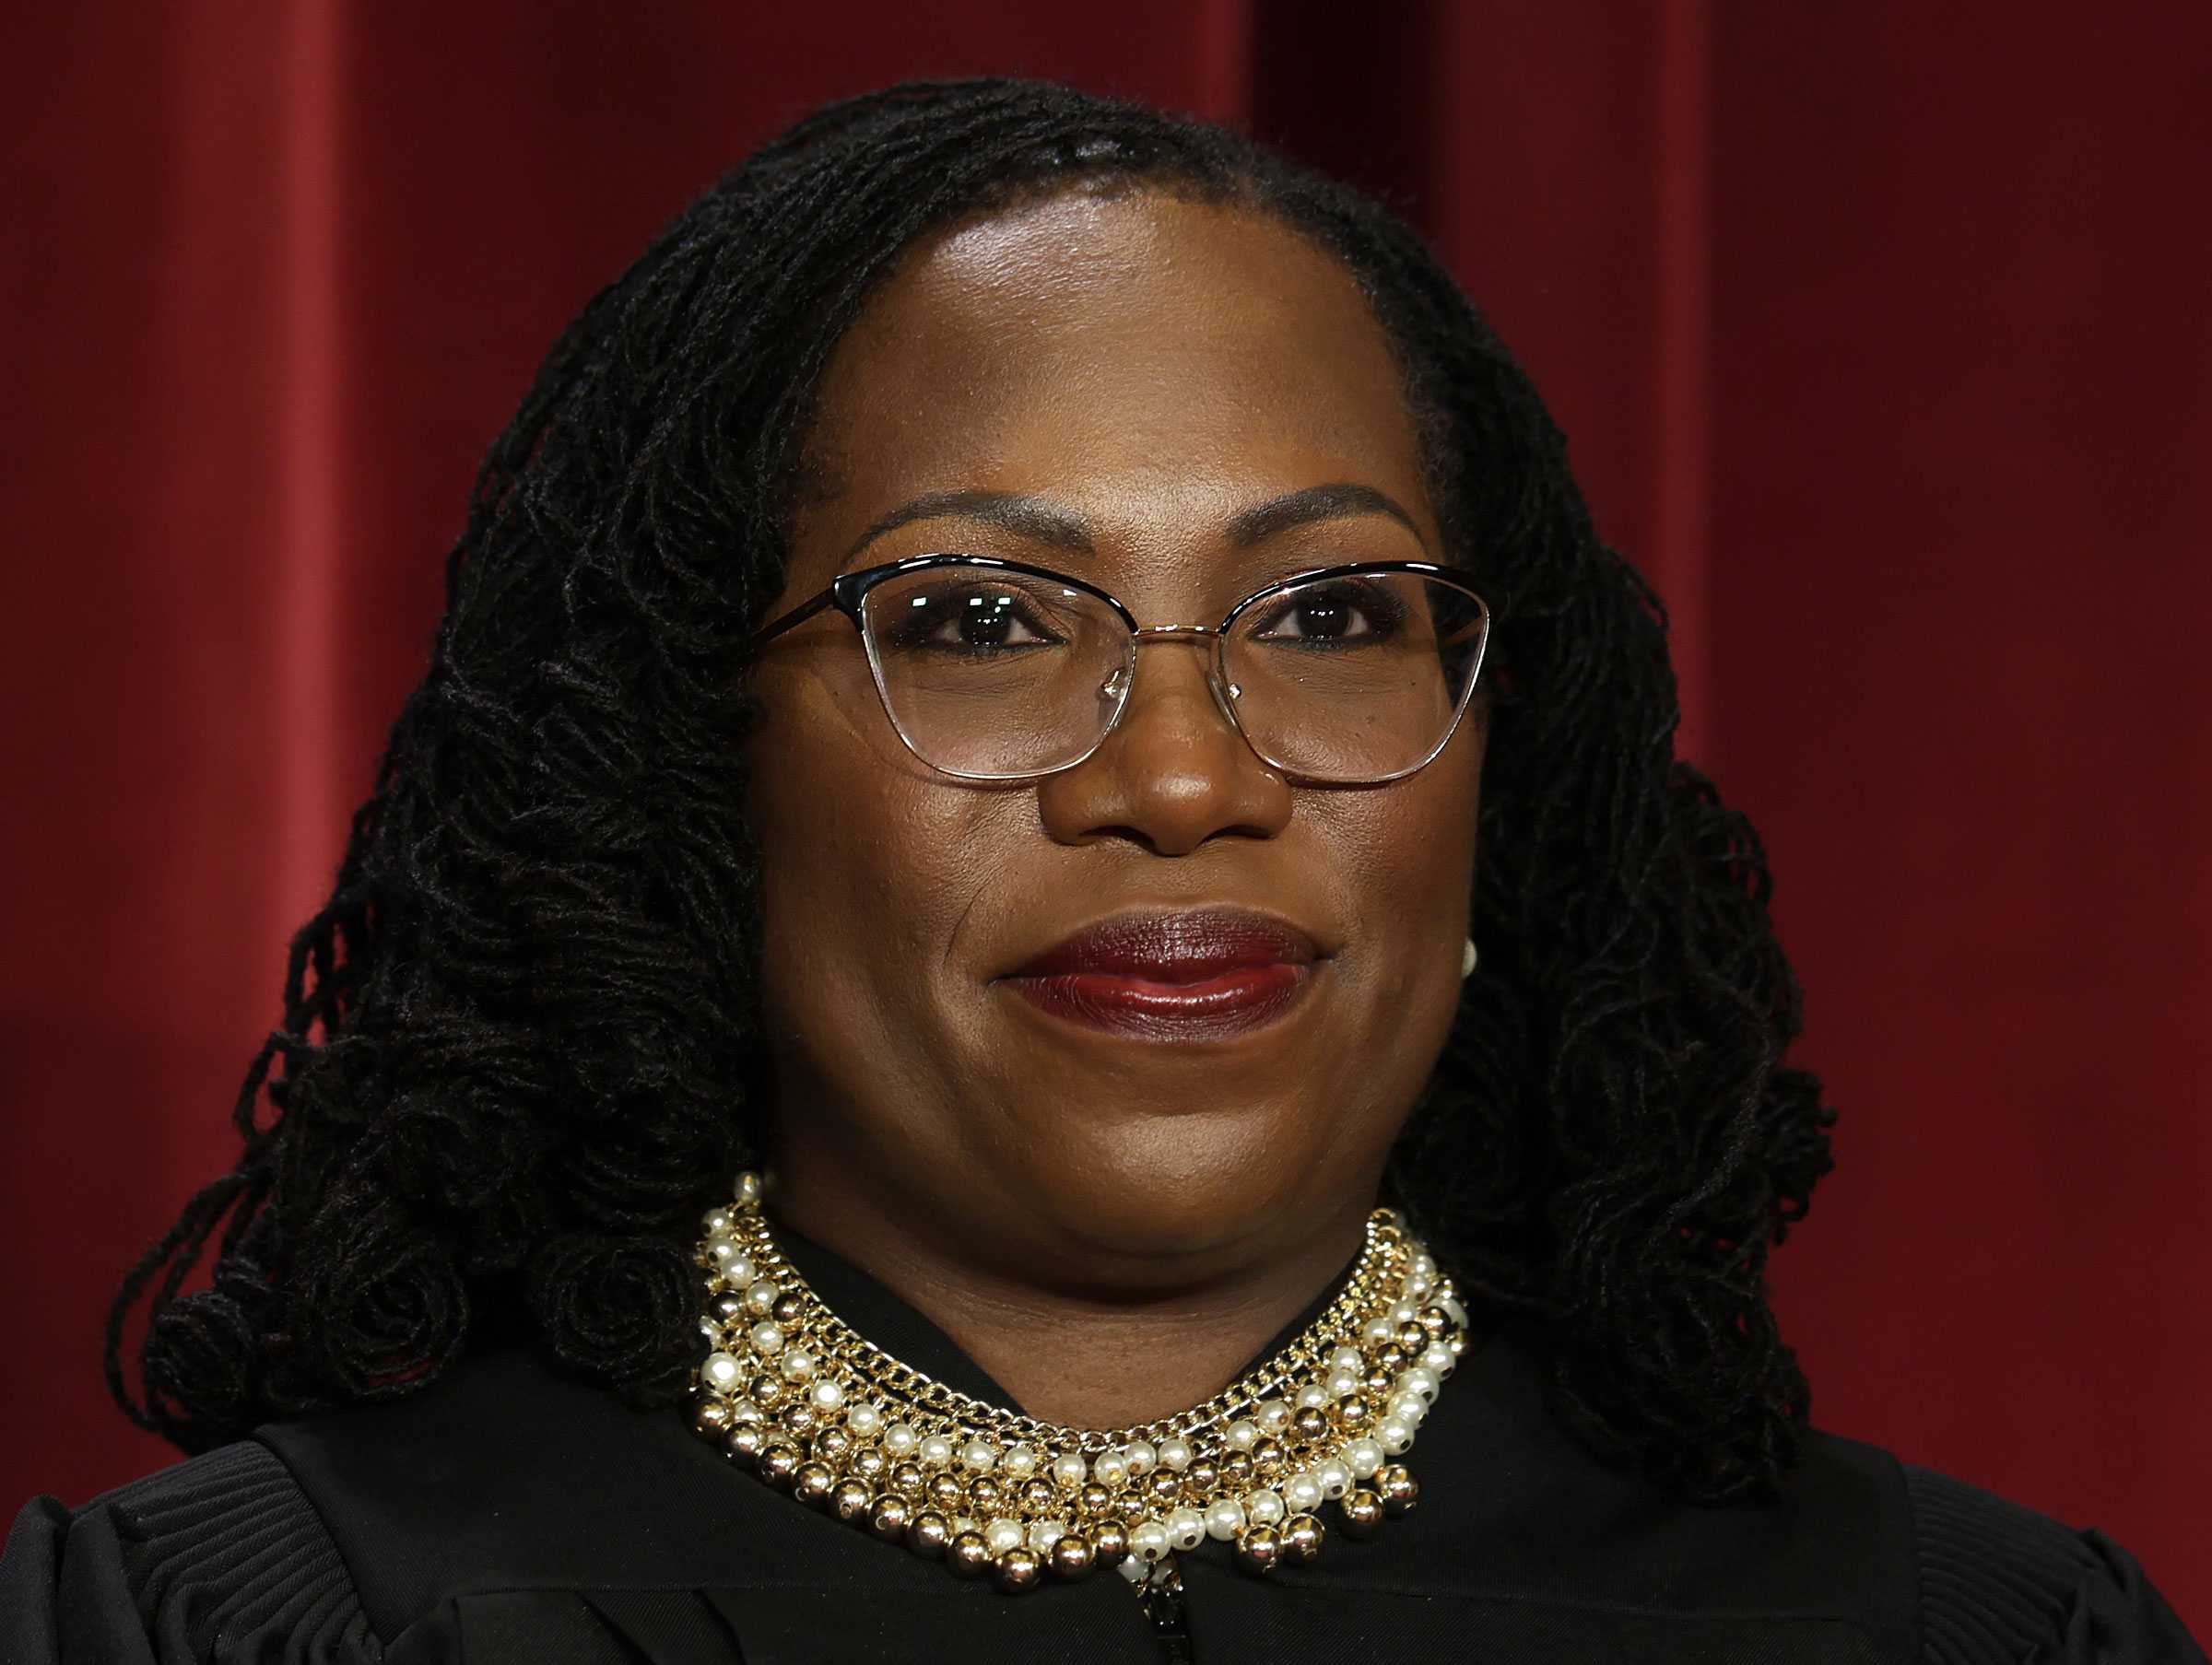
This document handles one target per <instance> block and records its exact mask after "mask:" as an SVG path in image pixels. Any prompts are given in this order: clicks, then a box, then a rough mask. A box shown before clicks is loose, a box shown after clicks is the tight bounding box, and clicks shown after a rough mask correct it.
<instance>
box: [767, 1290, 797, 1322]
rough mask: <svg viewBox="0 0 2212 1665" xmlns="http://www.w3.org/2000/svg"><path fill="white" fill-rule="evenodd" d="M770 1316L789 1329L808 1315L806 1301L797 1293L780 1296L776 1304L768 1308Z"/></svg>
mask: <svg viewBox="0 0 2212 1665" xmlns="http://www.w3.org/2000/svg"><path fill="white" fill-rule="evenodd" d="M768 1315H769V1317H771V1318H772V1319H775V1320H776V1322H777V1323H779V1324H781V1325H782V1326H783V1328H784V1329H786V1330H789V1329H790V1328H791V1327H792V1326H793V1325H794V1324H795V1323H797V1322H798V1321H799V1320H800V1319H802V1318H804V1317H806V1302H804V1301H802V1300H800V1299H799V1297H798V1296H795V1295H786V1296H778V1297H777V1298H776V1304H775V1305H774V1306H773V1307H770V1308H769V1309H768Z"/></svg>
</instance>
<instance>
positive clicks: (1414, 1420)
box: [691, 1173, 1467, 1593]
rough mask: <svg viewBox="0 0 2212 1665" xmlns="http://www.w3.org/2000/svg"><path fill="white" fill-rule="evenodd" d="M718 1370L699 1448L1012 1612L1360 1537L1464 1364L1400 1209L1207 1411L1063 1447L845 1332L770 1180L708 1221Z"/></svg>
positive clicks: (748, 1181) (701, 1373) (1282, 1557)
mask: <svg viewBox="0 0 2212 1665" xmlns="http://www.w3.org/2000/svg"><path fill="white" fill-rule="evenodd" d="M704 1224H705V1226H706V1236H705V1237H704V1238H703V1239H702V1240H701V1241H700V1246H699V1254H698V1263H699V1267H700V1272H701V1274H702V1277H703V1280H704V1283H705V1287H706V1295H707V1309H706V1311H705V1313H704V1315H703V1316H702V1318H701V1319H700V1329H701V1330H702V1331H704V1333H705V1335H706V1338H707V1341H708V1343H709V1345H710V1346H711V1348H712V1351H711V1352H710V1353H709V1354H707V1356H706V1359H705V1360H704V1362H703V1363H701V1364H700V1366H699V1367H698V1369H697V1371H696V1372H695V1373H694V1376H693V1378H692V1399H691V1425H692V1427H693V1428H694V1429H695V1430H696V1431H697V1432H698V1434H699V1435H700V1437H701V1438H703V1439H707V1440H711V1441H713V1442H714V1443H715V1444H717V1445H719V1446H720V1447H721V1448H722V1449H723V1451H724V1453H725V1454H726V1455H728V1457H729V1458H730V1459H731V1460H733V1461H734V1462H735V1463H736V1464H737V1465H738V1466H739V1467H741V1468H744V1469H747V1470H749V1471H750V1472H752V1473H753V1474H754V1475H755V1476H756V1477H757V1478H759V1480H761V1481H763V1482H765V1483H767V1484H769V1485H771V1486H773V1487H774V1488H775V1489H777V1490H778V1491H782V1492H788V1493H789V1494H791V1495H793V1496H794V1497H795V1498H797V1499H798V1500H799V1501H801V1502H802V1503H805V1504H807V1505H810V1506H812V1507H816V1508H818V1509H822V1510H825V1511H827V1512H828V1513H830V1514H831V1515H833V1516H835V1517H836V1518H838V1519H840V1520H843V1521H845V1522H848V1523H849V1524H851V1525H853V1526H855V1527H858V1528H860V1529H861V1530H865V1531H868V1532H872V1533H874V1534H875V1535H876V1536H877V1537H878V1538H882V1539H885V1540H887V1541H888V1542H894V1543H903V1544H904V1545H905V1546H906V1547H907V1548H908V1549H910V1550H912V1552H914V1553H915V1554H919V1555H923V1556H925V1557H928V1558H930V1559H933V1560H942V1561H943V1562H944V1564H945V1565H946V1566H947V1568H948V1569H949V1570H950V1571H951V1572H952V1573H954V1574H955V1575H957V1576H959V1577H981V1576H982V1575H984V1574H989V1575H991V1576H992V1577H994V1579H995V1580H996V1582H997V1585H998V1587H999V1588H1000V1589H1003V1590H1006V1591H1008V1592H1010V1593H1011V1592H1018V1591H1022V1590H1028V1589H1035V1588H1036V1587H1037V1586H1038V1585H1039V1584H1040V1583H1041V1582H1042V1581H1043V1580H1044V1579H1045V1578H1046V1577H1048V1576H1049V1577H1056V1578H1063V1579H1074V1578H1081V1577H1086V1576H1088V1574H1089V1573H1091V1572H1092V1571H1094V1570H1095V1569H1097V1568H1099V1567H1100V1566H1112V1567H1115V1568H1117V1569H1118V1570H1119V1571H1120V1572H1121V1574H1122V1575H1123V1577H1125V1578H1127V1579H1128V1580H1129V1581H1130V1582H1131V1583H1132V1584H1134V1585H1135V1586H1137V1587H1138V1589H1139V1590H1140V1592H1145V1593H1149V1592H1154V1591H1159V1590H1162V1589H1173V1588H1174V1587H1175V1586H1176V1585H1177V1584H1179V1582H1180V1580H1179V1578H1178V1577H1177V1571H1176V1556H1177V1555H1178V1554H1191V1553H1192V1552H1194V1551H1196V1550H1198V1549H1199V1548H1200V1546H1202V1545H1203V1544H1205V1543H1206V1542H1207V1541H1208V1540H1217V1541H1219V1542H1224V1543H1227V1544H1230V1545H1232V1546H1233V1552H1234V1554H1235V1558H1236V1561H1237V1564H1238V1565H1240V1566H1241V1567H1242V1568H1243V1569H1244V1570H1245V1571H1247V1572H1251V1573H1255V1574H1266V1573H1270V1572H1272V1571H1274V1570H1275V1568H1276V1567H1277V1566H1278V1565H1282V1564H1284V1563H1286V1562H1288V1563H1303V1562H1309V1561H1312V1559H1313V1558H1314V1557H1315V1556H1316V1555H1317V1554H1320V1552H1321V1547H1322V1544H1323V1542H1324V1539H1325V1537H1326V1536H1327V1528H1325V1527H1324V1525H1323V1523H1322V1520H1321V1518H1320V1516H1321V1511H1322V1509H1323V1507H1324V1504H1333V1505H1335V1526H1336V1528H1337V1529H1338V1530H1341V1531H1343V1532H1344V1534H1345V1535H1346V1536H1347V1537H1348V1538H1355V1539H1359V1538H1365V1537H1367V1536H1369V1535H1370V1534H1371V1533H1372V1532H1373V1531H1374V1530H1375V1529H1376V1528H1377V1527H1378V1526H1380V1525H1381V1524H1382V1521H1383V1520H1384V1519H1385V1518H1390V1517H1393V1516H1398V1515H1403V1514H1405V1513H1406V1511H1407V1510H1408V1509H1410V1508H1412V1507H1413V1506H1414V1503H1415V1500H1416V1499H1417V1498H1418V1496H1419V1495H1420V1488H1419V1486H1418V1483H1416V1482H1415V1480H1414V1478H1413V1476H1412V1474H1410V1473H1409V1472H1407V1471H1406V1466H1405V1464H1403V1463H1401V1462H1399V1461H1398V1460H1397V1459H1398V1458H1399V1457H1400V1456H1402V1455H1403V1454H1404V1453H1405V1451H1406V1449H1407V1448H1409V1447H1410V1446H1411V1445H1412V1444H1413V1438H1414V1433H1415V1430H1417V1429H1418V1427H1419V1426H1420V1425H1421V1422H1422V1419H1423V1418H1425V1417H1426V1416H1427V1415H1428V1414H1429V1408H1430V1405H1431V1404H1432V1403H1433V1402H1434V1401H1435V1399H1436V1396H1437V1393H1438V1391H1439V1390H1440V1389H1441V1387H1442V1385H1443V1380H1444V1378H1446V1377H1448V1376H1450V1375H1451V1374H1452V1371H1453V1366H1454V1365H1455V1364H1456V1363H1457V1361H1458V1358H1459V1355H1460V1354H1461V1352H1462V1351H1463V1350H1464V1349H1465V1346H1466V1328H1467V1315H1466V1311H1465V1307H1462V1305H1461V1304H1460V1301H1459V1297H1458V1295H1457V1293H1456V1292H1455V1291H1454V1290H1453V1286H1452V1281H1451V1280H1450V1279H1449V1278H1448V1277H1446V1276H1444V1275H1443V1274H1442V1273H1441V1272H1439V1271H1438V1270H1437V1265H1436V1262H1435V1261H1434V1260H1431V1259H1430V1256H1429V1254H1428V1251H1427V1250H1426V1249H1423V1248H1422V1246H1421V1244H1420V1243H1419V1242H1418V1240H1416V1239H1415V1238H1414V1237H1413V1236H1412V1235H1411V1234H1410V1233H1408V1232H1407V1231H1406V1228H1405V1226H1404V1225H1402V1224H1401V1223H1400V1222H1399V1219H1398V1217H1397V1215H1396V1214H1394V1212H1393V1211H1392V1210H1390V1209H1387V1208H1379V1209H1377V1210H1376V1211H1375V1212H1374V1213H1373V1214H1371V1215H1370V1216H1369V1218H1368V1222H1367V1233H1366V1239H1365V1241H1364V1243H1363V1244H1362V1246H1361V1248H1360V1251H1359V1260H1358V1261H1357V1262H1356V1263H1355V1264H1354V1266H1353V1268H1352V1272H1351V1276H1350V1279H1349V1280H1348V1281H1347V1284H1346V1285H1345V1287H1344V1289H1343V1291H1342V1292H1341V1293H1340V1294H1338V1296H1336V1298H1335V1300H1333V1301H1332V1302H1330V1304H1329V1306H1328V1308H1327V1309H1326V1310H1325V1311H1324V1312H1323V1313H1322V1315H1321V1316H1320V1317H1319V1318H1318V1319H1314V1321H1313V1322H1312V1324H1311V1325H1309V1326H1307V1328H1306V1329H1305V1330H1304V1331H1300V1334H1299V1335H1298V1336H1297V1337H1296V1338H1295V1339H1294V1340H1292V1341H1291V1342H1290V1343H1289V1344H1288V1346H1286V1347H1284V1348H1283V1349H1282V1350H1281V1351H1280V1352H1279V1353H1277V1354H1274V1355H1273V1356H1272V1357H1270V1358H1269V1359H1267V1360H1266V1361H1265V1363H1263V1364H1261V1365H1260V1366H1258V1367H1256V1368H1255V1369H1253V1370H1252V1371H1250V1372H1248V1373H1247V1374H1246V1375H1244V1376H1242V1377H1241V1378H1239V1379H1238V1380H1236V1381H1235V1382H1232V1383H1231V1384H1230V1386H1229V1387H1227V1388H1225V1389H1222V1390H1221V1391H1220V1392H1219V1393H1217V1394H1216V1395H1214V1397H1213V1398H1211V1399H1209V1400H1207V1401H1206V1402H1205V1403H1204V1404H1202V1405H1199V1406H1198V1407H1196V1408H1195V1409H1194V1410H1191V1411H1186V1412H1184V1413H1182V1414H1181V1415H1179V1416H1172V1417H1163V1418H1161V1419H1159V1420H1158V1421H1154V1422H1148V1423H1142V1424H1138V1425H1134V1426H1131V1427H1126V1428H1112V1429H1088V1428H1066V1427H1061V1426H1058V1425H1054V1424H1052V1423H1047V1422H1041V1421H1039V1420H1038V1419H1036V1418H1035V1417H1030V1416H1025V1415H1023V1414H1021V1413H1018V1412H1015V1411H1006V1410H1002V1409H1001V1408H999V1407H998V1406H996V1405H992V1404H987V1403H985V1402H984V1401H982V1400H979V1399H974V1398H971V1396H970V1395H968V1394H965V1393H961V1392H959V1391H958V1390H957V1389H952V1388H948V1387H947V1386H945V1385H944V1384H943V1383H942V1382H938V1381H935V1380H933V1379H932V1378H929V1377H927V1376H925V1375H924V1374H923V1373H922V1372H921V1371H919V1370H916V1369H914V1368H913V1367H912V1366H908V1365H904V1364H901V1363H900V1361H899V1360H897V1359H895V1358H893V1357H891V1356H890V1355H889V1354H887V1353H885V1352H883V1351H882V1350H881V1349H880V1348H878V1347H877V1346H876V1345H875V1344H874V1343H871V1342H868V1341H867V1340H865V1338H863V1337H861V1336H860V1335H858V1334H856V1333H854V1331H853V1330H852V1329H850V1328H849V1327H848V1326H847V1325H846V1324H845V1323H844V1321H843V1320H842V1319H840V1318H838V1317H837V1315H836V1314H835V1313H833V1312H831V1311H830V1309H829V1307H826V1306H825V1305H823V1303H822V1301H821V1299H820V1297H819V1296H817V1295H816V1294H815V1293H814V1291H813V1290H812V1289H811V1288H809V1287H808V1286H807V1284H806V1279H805V1278H803V1277H801V1276H800V1275H799V1272H798V1270H797V1269H796V1268H795V1267H794V1266H793V1265H792V1263H791V1261H790V1260H788V1259H786V1258H785V1256H784V1255H783V1253H782V1250H780V1249H778V1248H777V1247H776V1243H775V1239H774V1237H773V1236H772V1234H771V1232H770V1230H769V1225H768V1221H767V1218H766V1216H764V1215H763V1214H761V1212H760V1181H759V1177H758V1176H757V1175H754V1174H749V1173H748V1174H741V1175H739V1176H738V1178H737V1185H736V1194H735V1198H734V1199H733V1200H732V1202H730V1203H729V1204H728V1205H727V1206H726V1207H722V1208H716V1209H712V1210H711V1211H709V1213H708V1214H707V1216H706V1220H705V1222H704Z"/></svg>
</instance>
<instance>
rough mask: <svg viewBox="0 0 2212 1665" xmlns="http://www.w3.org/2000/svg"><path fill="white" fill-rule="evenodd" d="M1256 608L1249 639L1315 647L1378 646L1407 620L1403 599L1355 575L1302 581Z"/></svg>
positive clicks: (1379, 585)
mask: <svg viewBox="0 0 2212 1665" xmlns="http://www.w3.org/2000/svg"><path fill="white" fill-rule="evenodd" d="M1254 610H1255V611H1256V612H1257V613H1258V614H1259V618H1258V620H1257V622H1256V623H1254V624H1253V627H1252V639H1253V640H1255V641H1263V642H1274V643H1291V642H1297V643H1303V644H1305V645H1308V646H1311V647H1316V648H1318V647H1324V646H1335V645H1339V644H1341V645H1343V646H1347V647H1357V646H1373V645H1379V644H1381V643H1382V642H1385V641H1388V640H1389V639H1391V638H1393V637H1394V636H1395V635H1397V633H1398V631H1399V629H1400V627H1402V626H1403V625H1404V623H1405V620H1406V604H1405V603H1404V602H1403V601H1401V600H1400V599H1399V598H1398V597H1397V596H1395V595H1394V594H1392V593H1391V592H1390V591H1389V590H1388V589H1387V588H1385V587H1384V586H1383V585H1382V584H1381V583H1378V582H1376V581H1375V580H1370V579H1359V578H1344V579H1332V580H1327V581H1325V582H1322V583H1316V584H1300V586H1298V588H1296V589H1295V590H1291V591H1288V592H1286V593H1285V594H1283V595H1282V596H1281V597H1280V598H1279V599H1277V600H1274V601H1265V602H1261V603H1259V604H1258V605H1257V606H1256V608H1255V609H1254Z"/></svg>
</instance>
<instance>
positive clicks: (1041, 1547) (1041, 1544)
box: [1030, 1520, 1067, 1555]
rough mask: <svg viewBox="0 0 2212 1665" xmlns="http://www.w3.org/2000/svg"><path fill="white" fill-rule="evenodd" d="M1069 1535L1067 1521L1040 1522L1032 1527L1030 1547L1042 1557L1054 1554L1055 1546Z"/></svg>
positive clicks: (1034, 1523)
mask: <svg viewBox="0 0 2212 1665" xmlns="http://www.w3.org/2000/svg"><path fill="white" fill-rule="evenodd" d="M1066 1535H1067V1522H1066V1521H1065V1520H1039V1521H1036V1522H1033V1523H1032V1524H1031V1525H1030V1548H1031V1549H1033V1550H1035V1551H1036V1552H1037V1553H1038V1554H1040V1555H1046V1554H1051V1553H1052V1549H1053V1544H1055V1543H1057V1542H1060V1540H1061V1539H1062V1538H1064V1537H1065V1536H1066Z"/></svg>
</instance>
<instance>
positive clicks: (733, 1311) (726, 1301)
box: [707, 1293, 745, 1324]
mask: <svg viewBox="0 0 2212 1665" xmlns="http://www.w3.org/2000/svg"><path fill="white" fill-rule="evenodd" d="M707 1310H708V1311H709V1312H710V1313H712V1314H713V1316H714V1318H715V1319H716V1321H718V1322H720V1323H724V1324H734V1323H735V1322H736V1321H737V1319H739V1318H741V1317H743V1316H744V1313H745V1297H744V1296H741V1295H729V1294H726V1293H725V1294H723V1295H718V1296H715V1297H714V1298H713V1299H712V1301H709V1302H708V1303H707Z"/></svg>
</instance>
